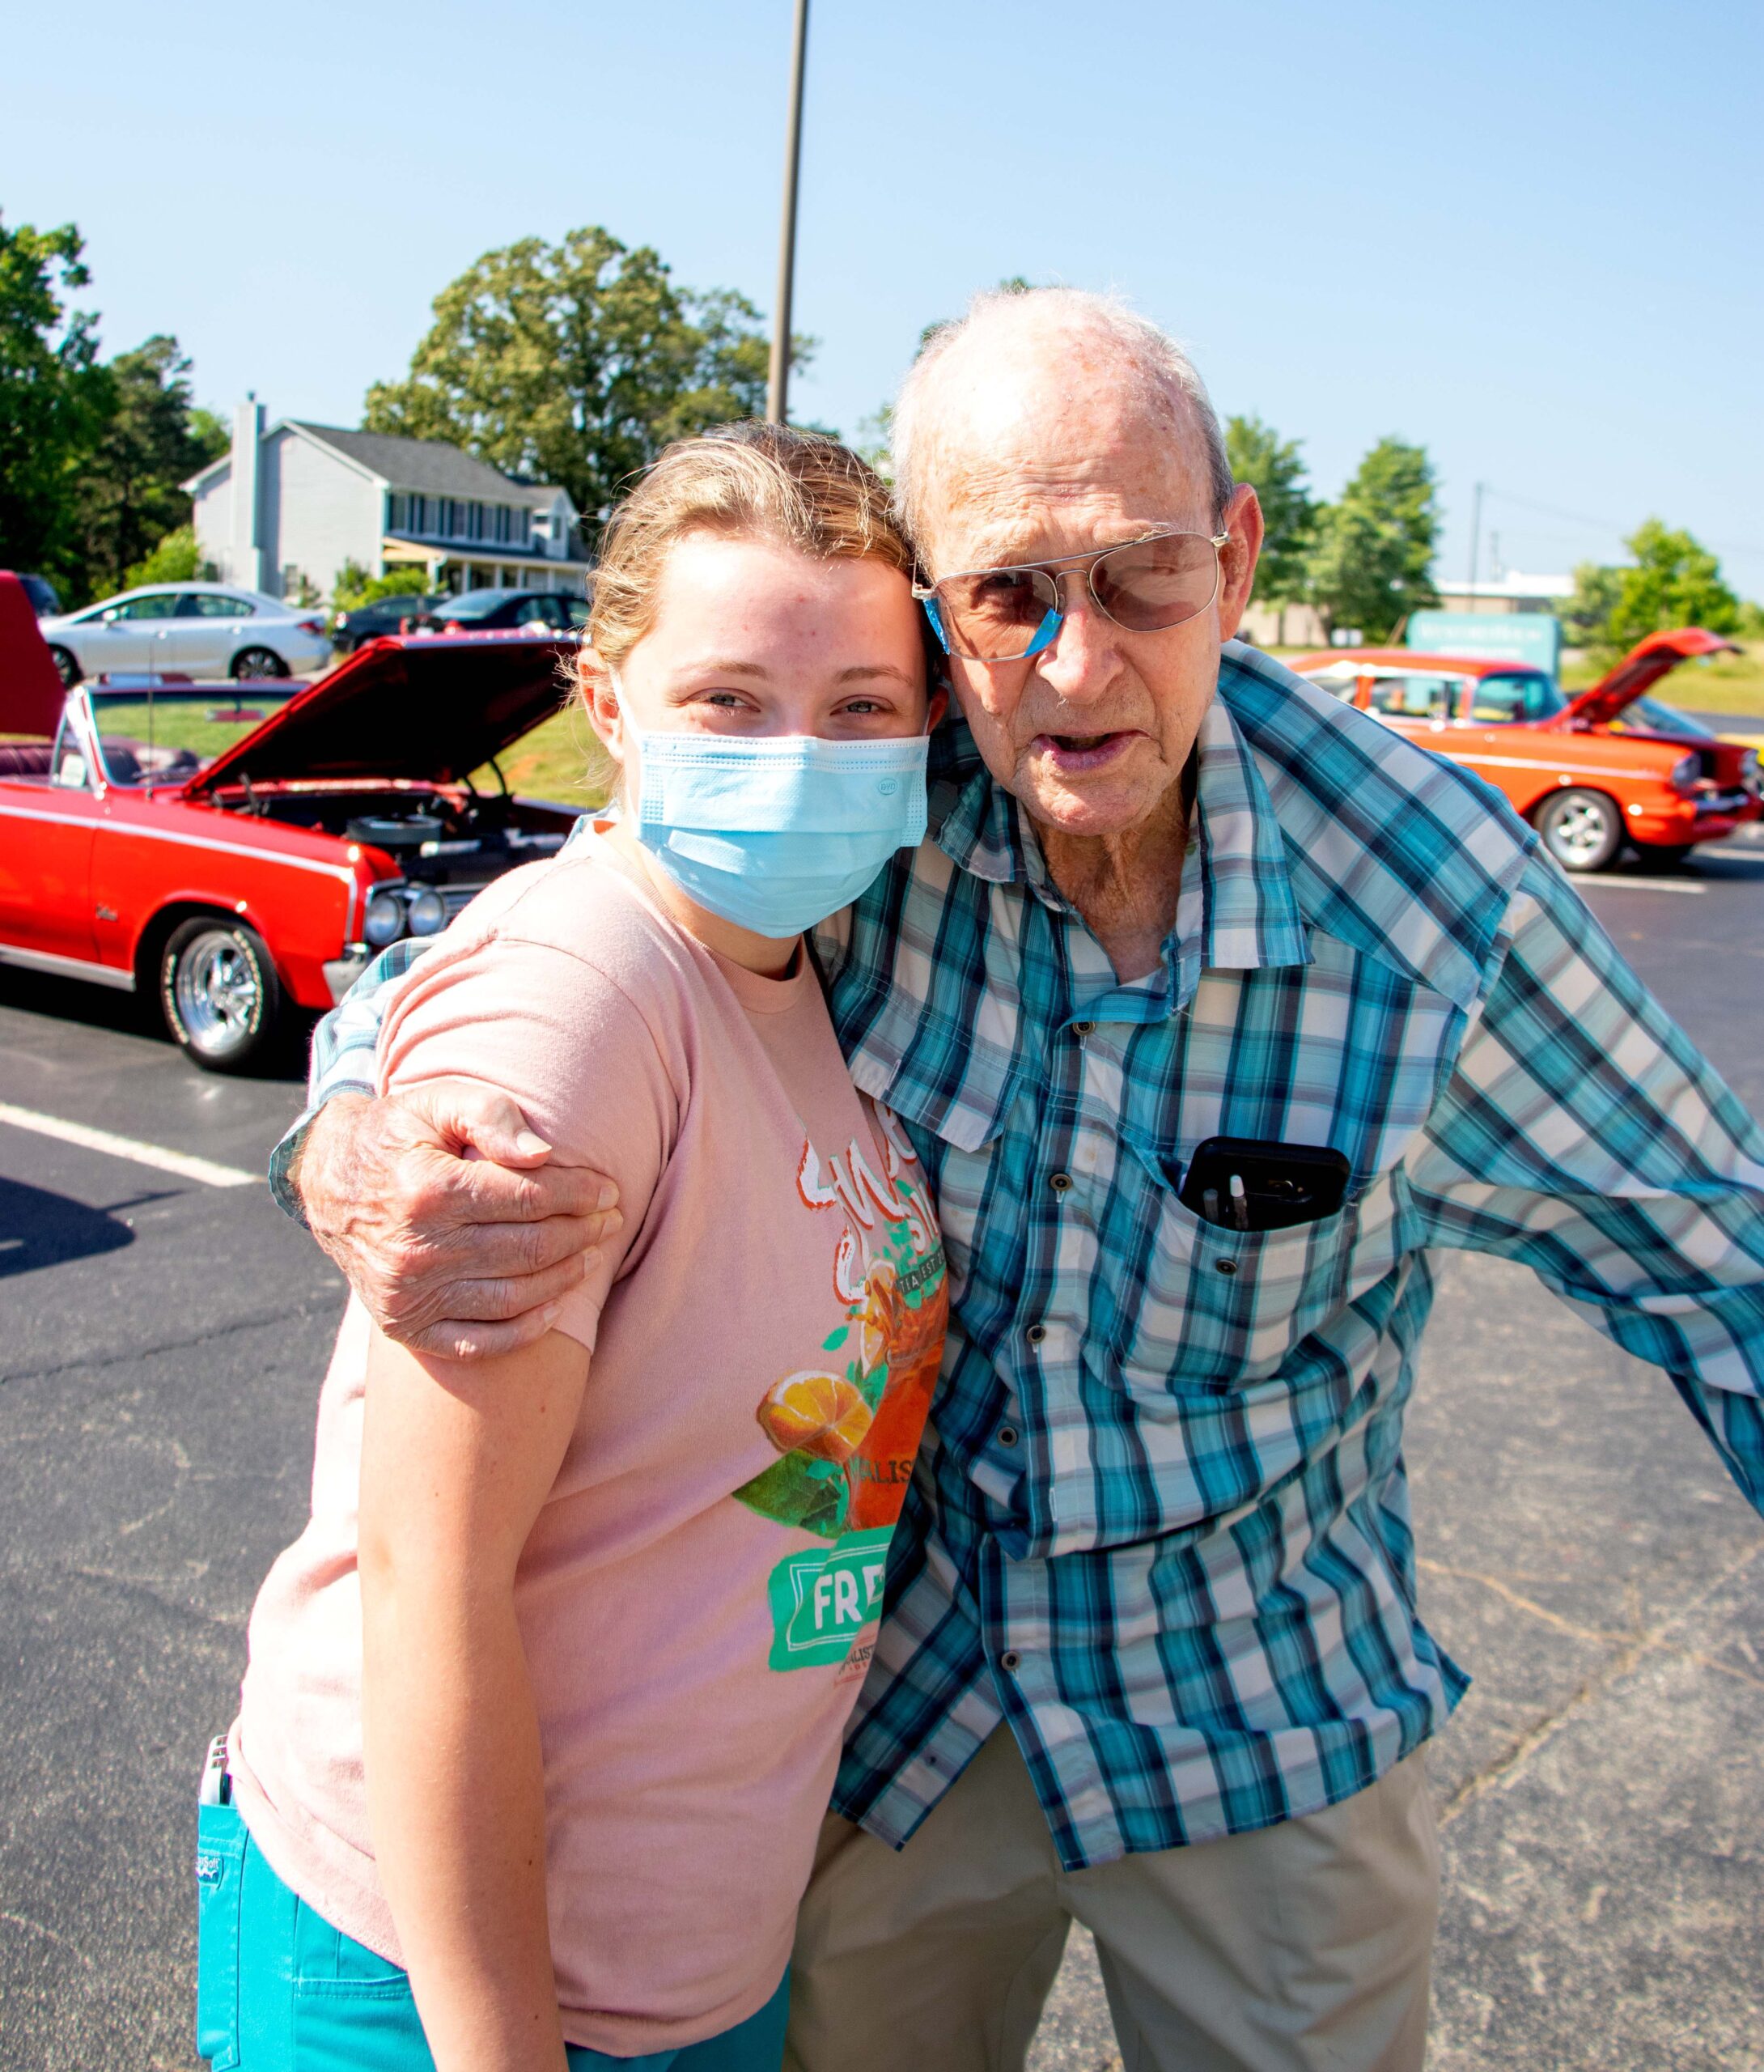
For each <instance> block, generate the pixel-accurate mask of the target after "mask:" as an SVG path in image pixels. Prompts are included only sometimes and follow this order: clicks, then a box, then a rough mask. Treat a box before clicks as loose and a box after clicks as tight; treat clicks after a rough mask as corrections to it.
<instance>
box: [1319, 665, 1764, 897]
mask: <svg viewBox="0 0 1764 2072" xmlns="http://www.w3.org/2000/svg"><path fill="white" fill-rule="evenodd" d="M1732 648H1733V643H1732V641H1731V640H1724V639H1721V638H1720V637H1719V635H1716V634H1713V633H1706V632H1704V631H1703V628H1702V627H1701V626H1682V627H1680V628H1679V629H1678V630H1677V631H1675V632H1671V633H1651V634H1649V635H1648V636H1647V639H1645V640H1643V641H1642V642H1641V643H1639V645H1638V646H1637V647H1635V648H1632V649H1631V650H1630V652H1629V653H1628V654H1627V655H1626V656H1624V657H1623V659H1622V661H1621V662H1619V663H1618V665H1617V667H1616V668H1615V669H1613V670H1612V671H1611V672H1610V673H1609V675H1608V676H1605V677H1601V680H1600V681H1598V682H1597V683H1596V684H1594V685H1593V686H1592V689H1591V690H1583V691H1580V692H1579V693H1577V694H1575V695H1574V696H1572V697H1570V696H1567V695H1566V694H1564V693H1563V692H1562V691H1561V690H1558V688H1557V687H1556V685H1555V682H1554V679H1553V678H1551V677H1548V676H1546V675H1545V674H1544V673H1543V672H1542V671H1541V669H1527V668H1524V666H1522V665H1521V664H1517V663H1513V662H1499V661H1488V660H1478V659H1475V658H1473V657H1471V656H1465V655H1423V654H1418V653H1417V652H1415V651H1414V649H1413V648H1346V649H1342V648H1328V649H1325V650H1324V651H1323V652H1321V653H1318V654H1314V655H1300V656H1295V658H1294V660H1293V661H1292V664H1291V666H1292V667H1293V668H1294V669H1295V670H1297V672H1298V673H1299V674H1300V676H1303V677H1309V678H1310V680H1311V681H1312V682H1313V683H1316V684H1319V685H1321V686H1323V687H1324V688H1325V690H1332V691H1334V693H1335V694H1336V695H1337V696H1338V697H1340V698H1346V699H1348V700H1349V701H1350V702H1351V703H1353V704H1355V705H1357V706H1359V707H1360V708H1361V709H1362V710H1363V711H1370V712H1376V714H1377V715H1379V717H1380V719H1382V720H1384V721H1385V722H1386V724H1389V725H1390V726H1393V727H1395V728H1397V730H1398V731H1399V732H1402V733H1405V734H1406V735H1407V736H1408V737H1409V738H1410V740H1411V741H1419V742H1420V743H1421V744H1422V745H1423V747H1426V748H1431V749H1436V750H1437V751H1438V752H1439V753H1440V754H1441V755H1445V756H1449V757H1450V758H1451V759H1452V762H1461V763H1462V764H1464V765H1465V767H1466V768H1467V769H1470V770H1474V771H1475V772H1476V774H1477V775H1478V777H1482V778H1486V779H1487V780H1488V782H1489V783H1491V784H1493V785H1495V786H1496V787H1497V788H1499V790H1501V791H1503V792H1505V793H1506V795H1507V797H1508V799H1509V800H1512V804H1513V805H1514V806H1515V808H1516V809H1517V810H1518V811H1519V812H1520V813H1523V814H1524V817H1525V818H1526V819H1528V820H1529V821H1530V822H1532V824H1533V826H1535V827H1536V828H1537V832H1538V833H1539V834H1540V835H1541V836H1542V838H1543V841H1544V843H1545V846H1546V847H1547V848H1548V849H1549V851H1550V854H1551V856H1554V858H1555V860H1556V861H1557V862H1558V863H1559V864H1561V865H1562V866H1563V868H1564V869H1565V870H1570V871H1601V870H1607V869H1609V868H1610V866H1611V865H1612V864H1613V863H1615V862H1616V860H1617V859H1618V856H1619V855H1620V854H1621V853H1622V849H1623V847H1624V844H1625V843H1630V844H1633V846H1634V847H1635V848H1636V849H1638V850H1639V851H1641V853H1642V854H1643V856H1647V857H1650V858H1652V859H1653V860H1656V861H1657V862H1660V863H1662V864H1676V863H1679V862H1681V861H1682V860H1684V858H1685V857H1686V856H1688V855H1689V854H1690V851H1691V850H1692V849H1693V848H1694V847H1695V846H1696V844H1697V843H1699V842H1719V840H1720V839H1721V838H1722V837H1723V836H1724V835H1727V834H1732V832H1733V830H1734V829H1735V828H1736V827H1737V826H1740V825H1741V822H1745V821H1748V820H1756V819H1757V818H1758V816H1759V813H1760V811H1761V810H1764V808H1761V805H1760V800H1759V790H1758V754H1757V751H1756V750H1755V749H1749V748H1746V747H1744V746H1742V745H1740V744H1739V743H1737V742H1733V741H1720V740H1718V739H1717V738H1716V737H1715V736H1714V735H1713V734H1711V733H1708V732H1706V731H1705V730H1704V729H1703V728H1700V727H1698V725H1697V724H1695V722H1694V721H1693V720H1687V719H1686V718H1685V717H1684V716H1683V715H1681V714H1679V713H1675V712H1673V711H1672V710H1671V709H1670V707H1666V706H1663V705H1656V704H1655V703H1653V701H1652V699H1651V698H1648V697H1647V695H1646V694H1647V692H1648V691H1649V690H1652V687H1653V686H1655V685H1656V683H1658V682H1659V681H1660V678H1661V677H1664V676H1665V675H1666V674H1667V673H1668V672H1669V671H1670V670H1672V669H1677V666H1678V665H1679V664H1680V663H1681V662H1683V661H1686V660H1690V657H1692V656H1697V655H1715V654H1719V653H1722V652H1728V651H1732Z"/></svg>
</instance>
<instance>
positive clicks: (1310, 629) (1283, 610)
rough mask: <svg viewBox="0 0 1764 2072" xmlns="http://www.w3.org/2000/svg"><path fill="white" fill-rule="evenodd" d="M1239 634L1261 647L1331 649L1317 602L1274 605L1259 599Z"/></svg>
mask: <svg viewBox="0 0 1764 2072" xmlns="http://www.w3.org/2000/svg"><path fill="white" fill-rule="evenodd" d="M1237 630H1238V633H1239V635H1240V637H1241V638H1242V639H1245V640H1253V641H1254V643H1256V645H1257V647H1258V648H1327V647H1328V645H1329V635H1328V634H1327V633H1326V632H1325V631H1324V628H1323V620H1322V617H1321V614H1320V613H1319V612H1318V611H1317V607H1316V606H1315V605H1270V604H1265V603H1263V601H1262V599H1261V598H1260V597H1257V598H1255V599H1254V600H1253V601H1252V602H1251V604H1250V605H1249V609H1248V610H1247V611H1246V612H1245V614H1244V618H1243V623H1242V625H1241V626H1239V628H1238V629H1237Z"/></svg>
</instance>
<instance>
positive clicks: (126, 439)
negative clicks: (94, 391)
mask: <svg viewBox="0 0 1764 2072" xmlns="http://www.w3.org/2000/svg"><path fill="white" fill-rule="evenodd" d="M104 372H105V373H106V375H107V376H108V380H109V395H108V398H107V401H108V410H107V411H106V414H105V418H104V426H103V429H102V430H101V431H100V433H99V435H98V436H97V439H96V440H95V443H94V444H93V445H92V446H91V448H90V449H89V450H88V452H87V454H86V455H85V456H84V458H83V461H82V464H81V466H80V470H79V482H78V490H77V492H76V493H75V496H74V505H75V511H74V524H75V526H76V529H77V532H78V540H79V546H80V552H81V558H82V559H83V562H84V564H85V575H86V580H87V584H88V585H89V587H90V588H92V589H94V590H95V591H97V592H100V593H102V592H106V591H110V590H117V589H120V588H122V587H123V584H124V578H125V571H127V570H129V568H131V567H134V566H135V565H136V564H137V563H140V562H142V561H144V560H145V559H146V557H147V555H148V554H150V553H151V551H152V550H153V549H154V547H155V546H157V545H158V543H159V541H161V540H163V539H164V538H165V537H166V535H167V533H172V532H173V531H175V530H176V529H179V528H180V527H181V526H184V525H186V524H188V523H189V516H190V500H189V497H188V496H187V495H185V494H184V490H182V489H181V488H180V486H179V485H180V483H181V482H184V480H185V479H186V478H188V477H189V476H191V475H193V474H194V473H195V472H196V470H197V469H198V468H200V467H202V466H204V465H206V463H207V462H209V461H212V460H214V459H215V458H216V457H217V456H218V455H219V454H221V453H223V452H225V451H226V448H227V432H226V431H225V429H224V427H223V426H222V425H221V424H220V422H219V420H218V418H214V416H213V415H212V414H210V412H208V411H206V410H203V411H201V412H197V410H194V409H193V406H192V404H191V400H190V379H189V376H190V363H189V359H187V358H186V357H185V356H184V354H183V353H181V352H180V350H178V342H177V340H176V338H167V337H166V336H164V335H163V333H161V334H158V335H156V336H155V337H153V338H149V339H148V340H147V341H146V343H145V344H143V345H139V346H136V347H135V348H134V350H133V351H132V352H126V353H118V354H117V356H116V358H115V359H112V360H111V361H109V362H108V363H107V365H106V367H105V369H104ZM168 580H172V579H168Z"/></svg>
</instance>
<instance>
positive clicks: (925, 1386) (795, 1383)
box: [735, 1103, 949, 1676]
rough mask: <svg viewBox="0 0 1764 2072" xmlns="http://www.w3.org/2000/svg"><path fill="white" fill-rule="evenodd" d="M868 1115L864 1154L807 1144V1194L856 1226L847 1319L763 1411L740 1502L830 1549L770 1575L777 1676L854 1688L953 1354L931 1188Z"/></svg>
mask: <svg viewBox="0 0 1764 2072" xmlns="http://www.w3.org/2000/svg"><path fill="white" fill-rule="evenodd" d="M865 1105H866V1106H867V1107H868V1106H869V1104H868V1103H866V1104H865ZM870 1114H871V1119H872V1120H873V1122H874V1123H875V1126H876V1136H875V1138H874V1139H873V1140H872V1142H871V1147H870V1153H869V1154H868V1155H867V1154H866V1152H865V1150H864V1149H863V1146H861V1145H860V1144H859V1143H858V1142H857V1141H856V1140H853V1141H852V1142H851V1143H850V1144H848V1145H847V1146H846V1150H845V1153H844V1154H843V1156H842V1157H829V1159H828V1160H827V1161H826V1162H825V1166H823V1164H822V1161H821V1158H820V1157H819V1155H818V1154H817V1153H816V1151H815V1149H814V1147H813V1146H812V1144H804V1146H803V1156H802V1162H801V1165H800V1166H799V1168H798V1171H797V1176H796V1187H797V1192H798V1193H799V1195H800V1196H801V1198H802V1199H803V1201H804V1204H806V1205H807V1206H808V1207H809V1208H815V1209H827V1210H839V1211H842V1212H843V1213H844V1215H845V1217H846V1232H845V1234H844V1236H843V1237H842V1238H841V1239H840V1241H839V1244H838V1246H837V1250H836V1251H835V1253H834V1255H833V1296H834V1299H835V1301H837V1304H838V1305H839V1306H840V1308H841V1309H842V1310H843V1311H844V1317H843V1320H842V1322H841V1323H838V1324H837V1325H836V1326H835V1327H834V1328H833V1330H832V1331H829V1334H828V1335H827V1337H826V1339H825V1340H824V1341H823V1343H822V1346H821V1351H822V1352H823V1353H824V1354H825V1356H826V1357H825V1361H824V1362H823V1363H822V1364H821V1365H817V1366H815V1367H809V1368H804V1369H799V1370H798V1371H797V1372H796V1373H794V1374H785V1375H783V1376H782V1377H780V1378H779V1379H778V1381H776V1382H774V1383H773V1385H772V1386H771V1387H770V1388H769V1389H768V1390H767V1391H765V1395H763V1396H761V1399H760V1401H759V1404H758V1407H757V1412H756V1415H757V1418H758V1420H759V1425H760V1429H761V1431H762V1432H763V1433H765V1436H766V1437H767V1438H768V1439H769V1440H770V1441H771V1443H772V1445H773V1446H775V1447H776V1448H777V1449H778V1459H777V1460H776V1461H775V1462H774V1463H773V1464H772V1465H771V1466H770V1467H768V1468H765V1470H763V1471H761V1473H760V1474H758V1475H755V1476H754V1477H753V1480H751V1481H749V1482H747V1483H744V1484H743V1485H742V1486H741V1488H739V1489H737V1490H736V1492H735V1496H736V1500H737V1501H739V1502H740V1503H743V1504H745V1505H747V1506H748V1509H751V1510H754V1511H757V1512H758V1513H759V1514H760V1515H761V1517H762V1518H772V1519H775V1520H776V1521H777V1522H778V1524H780V1525H785V1526H794V1527H795V1528H796V1530H797V1531H803V1532H812V1533H813V1534H815V1535H816V1536H817V1537H818V1538H820V1539H824V1540H825V1541H826V1542H828V1545H827V1547H826V1548H825V1549H821V1548H809V1549H807V1550H805V1551H798V1552H792V1553H789V1554H787V1555H785V1556H784V1557H783V1558H782V1560H780V1561H779V1562H778V1565H777V1567H776V1568H775V1569H773V1571H772V1573H771V1577H770V1586H769V1588H770V1601H771V1613H772V1648H771V1654H770V1666H771V1667H773V1668H774V1669H778V1670H789V1669H806V1668H810V1667H815V1666H817V1665H820V1664H823V1663H826V1662H841V1661H843V1662H844V1665H845V1670H846V1671H847V1672H849V1673H850V1675H854V1676H855V1675H861V1674H862V1672H863V1671H864V1669H866V1668H867V1667H868V1663H869V1658H870V1654H871V1643H870V1642H869V1641H865V1640H863V1638H862V1637H863V1633H864V1629H865V1628H867V1627H868V1626H870V1625H871V1624H872V1623H873V1622H874V1621H875V1620H876V1618H877V1617H878V1616H879V1615H880V1611H881V1605H882V1577H883V1571H884V1566H885V1565H886V1560H887V1555H888V1540H889V1538H890V1537H891V1535H893V1530H894V1524H895V1521H896V1520H897V1518H899V1517H900V1514H901V1505H902V1504H903V1503H904V1502H905V1497H906V1486H907V1484H908V1483H909V1482H910V1480H911V1479H912V1474H913V1461H914V1456H915V1455H916V1454H917V1453H918V1443H919V1439H920V1437H921V1435H922V1433H923V1431H924V1429H925V1419H926V1416H927V1412H929V1410H930V1408H931V1391H932V1389H933V1387H934V1386H935V1383H936V1380H937V1370H938V1366H939V1361H941V1358H942V1356H943V1331H944V1327H945V1325H946V1324H947V1323H948V1315H949V1289H948V1277H947V1275H946V1272H945V1270H944V1263H943V1244H942V1241H941V1240H940V1239H939V1236H938V1234H937V1225H936V1223H935V1219H934V1218H933V1217H932V1216H931V1215H930V1214H929V1213H927V1198H926V1193H925V1176H924V1174H923V1173H922V1170H920V1168H919V1166H918V1161H917V1159H916V1158H915V1157H914V1154H913V1152H912V1149H911V1146H910V1144H908V1142H907V1140H906V1139H905V1136H904V1135H903V1134H902V1132H901V1128H900V1126H899V1124H898V1123H897V1122H896V1121H895V1119H894V1118H893V1116H892V1115H890V1114H888V1111H887V1110H885V1109H876V1108H871V1109H870ZM878 1166H880V1170H878Z"/></svg>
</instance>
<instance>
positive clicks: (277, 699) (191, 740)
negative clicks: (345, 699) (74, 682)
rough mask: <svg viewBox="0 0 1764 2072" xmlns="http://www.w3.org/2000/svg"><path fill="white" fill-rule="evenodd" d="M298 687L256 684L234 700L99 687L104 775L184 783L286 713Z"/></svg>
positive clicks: (95, 705) (96, 702) (95, 703)
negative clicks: (274, 717)
mask: <svg viewBox="0 0 1764 2072" xmlns="http://www.w3.org/2000/svg"><path fill="white" fill-rule="evenodd" d="M297 690H299V686H298V685H294V686H289V687H288V688H287V689H286V690H284V689H282V687H281V686H279V685H271V684H269V683H267V682H265V683H253V684H252V685H251V686H249V688H248V690H242V694H241V695H240V697H238V698H234V699H231V700H230V701H229V700H228V699H227V698H224V697H223V698H219V699H218V700H217V698H216V694H215V693H214V690H195V691H190V690H181V689H180V690H161V689H159V688H158V687H157V686H154V687H152V688H151V689H150V688H149V687H148V686H145V685H142V686H138V687H134V688H118V689H117V690H95V691H93V692H92V693H91V702H92V711H93V713H94V715H95V717H96V719H97V721H98V745H99V746H100V749H102V750H103V751H104V775H105V776H106V777H107V779H108V780H109V782H110V783H112V784H182V783H188V782H189V779H191V778H192V777H193V776H195V775H196V774H197V771H199V770H203V769H206V767H207V766H208V765H209V764H210V762H213V761H214V758H215V757H216V756H217V755H218V754H220V752H221V750H222V749H227V748H231V746H232V745H233V743H234V742H235V741H241V740H243V739H244V737H245V736H246V735H247V734H248V733H249V732H251V730H252V728H254V727H257V726H261V724H263V722H264V721H265V720H267V719H268V718H269V715H270V714H271V713H272V712H275V711H280V710H281V708H282V707H283V706H284V705H286V703H287V702H288V700H289V699H290V698H292V697H293V696H294V695H295V692H296V691H297Z"/></svg>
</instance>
